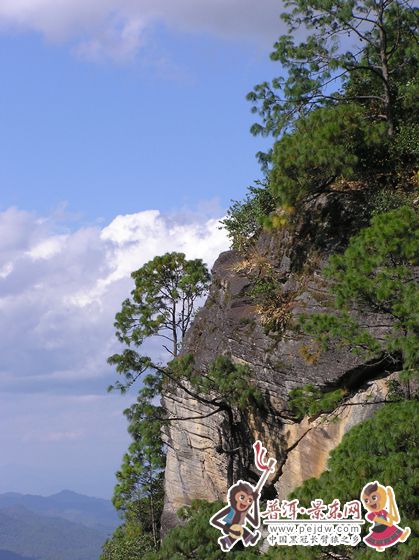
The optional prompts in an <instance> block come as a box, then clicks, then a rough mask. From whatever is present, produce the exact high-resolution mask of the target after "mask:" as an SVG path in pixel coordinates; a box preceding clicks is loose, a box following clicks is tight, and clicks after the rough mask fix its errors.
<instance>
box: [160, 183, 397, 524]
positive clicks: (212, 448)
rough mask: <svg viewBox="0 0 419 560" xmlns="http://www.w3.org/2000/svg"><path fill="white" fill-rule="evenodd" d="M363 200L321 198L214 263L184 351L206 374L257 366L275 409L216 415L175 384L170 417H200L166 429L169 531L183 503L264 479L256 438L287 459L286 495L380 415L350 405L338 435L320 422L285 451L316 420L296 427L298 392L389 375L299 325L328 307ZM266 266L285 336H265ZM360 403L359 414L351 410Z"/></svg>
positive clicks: (359, 386)
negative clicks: (327, 270) (333, 274)
mask: <svg viewBox="0 0 419 560" xmlns="http://www.w3.org/2000/svg"><path fill="white" fill-rule="evenodd" d="M363 196H364V195H363V194H362V193H359V192H349V193H342V192H330V193H328V194H322V195H320V196H318V197H316V198H314V199H313V200H312V201H311V202H310V203H308V204H307V205H306V208H305V209H304V211H303V212H302V213H301V216H302V217H301V219H300V220H298V222H297V223H296V225H294V226H293V227H286V228H283V229H282V230H277V231H275V232H272V233H263V234H262V235H260V236H259V238H258V240H257V241H256V243H255V246H254V248H253V249H252V250H251V251H249V253H248V254H247V255H243V254H241V253H238V252H236V251H229V252H225V253H222V254H221V255H220V257H219V258H218V260H217V262H216V263H215V265H214V269H213V278H212V286H211V290H210V293H209V296H208V298H207V301H206V303H205V305H204V307H203V308H202V309H201V310H200V311H199V313H198V314H197V316H196V318H195V320H194V322H193V325H192V327H191V329H190V331H189V333H188V334H187V337H186V341H185V343H184V352H187V353H192V354H193V355H194V357H195V364H196V368H197V371H201V372H205V371H207V369H208V367H209V365H210V364H211V363H212V362H213V360H214V359H215V358H216V357H217V356H218V355H228V356H229V357H230V358H231V359H232V360H233V361H234V362H237V363H243V364H248V365H249V367H250V368H251V372H252V379H253V382H254V383H255V384H256V385H257V386H258V388H259V389H260V390H261V391H262V393H263V395H264V399H265V401H266V409H265V410H263V411H262V410H261V411H255V412H253V413H248V414H243V413H240V412H238V411H233V412H232V414H228V413H227V412H218V413H216V414H211V413H212V412H213V411H214V409H212V408H211V407H209V406H207V405H203V404H202V403H200V402H198V401H197V400H195V399H193V398H191V397H190V396H189V395H187V394H186V393H185V392H184V391H182V390H180V389H179V388H175V387H168V389H167V390H166V394H165V396H164V403H165V406H166V407H167V409H168V411H169V415H170V416H172V417H181V418H193V419H189V420H180V421H173V422H172V423H171V424H170V426H169V427H168V428H167V431H166V434H165V437H166V441H167V444H168V456H167V467H166V478H165V494H166V498H165V499H166V502H165V510H164V514H163V530H166V529H167V528H169V527H171V526H173V525H174V524H175V523H176V521H177V520H176V511H177V509H178V508H179V507H180V506H182V505H184V504H188V503H190V502H191V500H193V499H195V498H203V499H207V500H216V499H221V500H224V499H225V495H226V491H227V488H228V485H229V484H230V483H232V482H233V480H236V479H238V478H240V477H243V476H246V477H247V479H248V480H252V476H254V478H256V476H257V475H256V473H254V474H253V473H252V468H253V467H252V461H253V457H252V456H251V453H250V452H251V451H252V449H251V445H252V443H253V441H254V440H255V439H257V438H259V439H261V440H262V441H263V442H264V444H265V445H266V446H267V447H268V449H269V451H270V452H271V453H272V455H273V456H275V457H276V458H277V459H278V461H279V462H282V463H283V465H282V473H283V474H282V477H281V478H280V479H279V481H273V482H274V484H276V487H277V490H280V493H281V495H283V496H285V495H286V494H288V493H289V491H291V490H292V489H293V488H294V487H295V486H296V485H298V484H300V483H301V482H302V481H303V480H305V478H307V477H308V476H315V475H318V474H320V472H321V471H322V470H323V469H324V468H325V465H326V461H327V455H328V453H329V451H330V450H331V449H332V448H333V447H335V446H336V445H337V444H338V443H339V442H340V440H341V438H342V436H343V432H344V430H345V429H347V428H348V426H351V425H354V424H355V423H357V422H359V421H361V420H363V419H364V418H366V417H367V416H369V415H371V414H372V412H373V409H374V408H375V407H374V406H365V407H362V406H357V407H349V408H350V409H351V412H350V414H349V412H348V414H347V415H346V416H345V415H344V411H343V409H342V410H341V411H340V413H341V415H342V419H343V420H342V422H340V423H338V424H335V425H333V426H334V427H332V428H329V432H330V433H328V432H326V431H325V428H324V426H321V425H319V426H317V425H316V427H315V429H314V427H313V430H311V431H310V433H309V434H307V436H306V437H304V438H303V439H301V442H300V443H299V444H298V445H297V446H296V448H295V449H294V450H293V452H292V453H290V454H289V455H288V456H286V453H285V450H286V449H288V448H289V447H290V445H292V443H293V442H295V441H296V440H298V438H299V437H300V436H301V434H302V433H303V432H302V431H303V430H304V429H306V427H307V426H306V424H307V422H309V420H308V419H305V420H303V421H302V422H301V423H293V422H291V421H290V420H289V418H287V413H286V403H287V398H288V394H289V391H290V390H291V389H293V388H295V387H298V386H302V385H304V384H307V383H311V384H314V385H317V386H320V387H324V388H327V387H330V388H333V387H336V386H338V385H344V386H345V387H346V388H347V389H348V391H349V392H353V393H354V392H356V391H361V392H362V391H363V390H365V387H364V388H363V385H364V384H365V383H366V382H367V381H371V380H372V379H374V378H379V377H383V376H385V375H386V374H387V373H386V371H385V369H383V367H382V366H381V369H380V367H371V365H368V364H364V363H363V362H362V360H361V359H360V358H359V357H356V356H354V355H353V354H351V353H349V352H348V351H347V350H344V349H342V348H335V349H333V350H331V351H329V352H327V353H324V354H320V353H319V354H316V351H315V349H314V350H313V348H312V341H311V340H310V338H309V337H307V336H306V335H304V334H302V333H301V332H300V331H299V329H298V328H297V326H296V325H297V319H298V315H299V314H301V313H311V312H318V311H325V310H327V308H328V307H327V306H328V301H329V300H328V291H327V284H326V282H325V280H324V278H323V277H322V275H321V269H322V267H323V266H324V264H325V262H326V261H327V258H328V256H329V255H330V254H331V253H332V252H335V251H339V250H342V249H343V248H344V247H345V246H346V243H347V240H348V238H349V237H350V236H351V235H352V233H353V231H354V223H355V219H354V218H355V217H356V220H357V222H358V225H359V215H360V209H362V207H363V204H364V201H363V198H362V197H363ZM263 267H269V270H270V271H271V272H272V274H274V276H275V279H276V282H277V285H278V286H279V291H280V298H279V300H278V298H277V299H276V300H275V302H278V301H280V302H281V303H280V304H277V306H276V307H275V308H274V310H273V312H274V313H275V315H276V313H277V312H282V311H283V314H284V317H285V320H284V323H283V328H282V330H281V331H280V332H268V333H267V332H266V331H267V329H266V317H264V312H263V310H262V311H261V308H260V306H258V305H257V301H255V298H254V297H251V294H250V290H251V288H252V286H253V285H254V283H255V279H256V280H257V277H258V274H260V272H261V270H262V269H263ZM269 312H272V310H270V311H269V310H268V313H269ZM354 313H355V314H357V313H358V314H359V311H357V310H354ZM265 314H266V310H265ZM267 319H268V320H269V317H268V318H267ZM362 319H363V321H365V322H366V323H367V324H368V325H370V328H371V330H372V331H374V332H377V331H380V332H382V331H385V330H386V327H382V326H381V325H383V324H388V319H387V318H383V317H377V316H375V315H373V314H368V313H365V312H364V314H363V315H362ZM386 321H387V323H386ZM375 325H380V326H377V327H375ZM310 352H312V354H310ZM313 354H314V355H313ZM308 355H309V357H308ZM310 356H311V357H310ZM380 387H381V386H380ZM380 390H383V388H382V387H381V389H380ZM355 408H356V409H357V411H356V412H355V410H353V411H352V409H355ZM288 416H289V415H288ZM196 417H198V418H196ZM308 457H310V461H308V460H307V458H308ZM309 463H311V464H312V467H310V466H309V465H308V464H309ZM272 490H273V488H272Z"/></svg>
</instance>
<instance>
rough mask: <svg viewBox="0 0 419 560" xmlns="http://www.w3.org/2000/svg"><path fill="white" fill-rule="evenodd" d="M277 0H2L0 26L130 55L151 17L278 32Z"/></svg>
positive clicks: (93, 55)
mask: <svg viewBox="0 0 419 560" xmlns="http://www.w3.org/2000/svg"><path fill="white" fill-rule="evenodd" d="M281 8H282V2H281V1H280V0H257V1H256V0H200V1H198V0H1V2H0V26H2V27H4V28H6V29H18V30H31V31H36V32H38V33H41V34H42V35H43V36H44V37H46V38H47V39H49V40H53V41H75V42H76V46H75V51H76V52H77V53H78V54H79V55H81V56H84V57H87V58H89V59H93V60H100V59H103V58H111V59H113V60H116V61H121V60H127V59H128V60H129V59H130V58H132V57H133V56H135V54H136V53H137V51H138V50H139V49H140V48H141V46H143V45H144V41H145V37H146V32H147V30H148V29H150V28H152V27H153V26H154V24H156V23H163V24H165V25H166V26H168V27H169V28H171V29H176V30H181V31H186V32H189V33H195V32H208V33H212V34H217V35H219V36H223V37H226V38H240V39H243V38H245V39H250V40H252V39H253V40H254V39H257V40H260V39H262V40H263V41H264V43H266V41H268V44H271V42H272V39H274V38H275V36H276V34H277V33H278V32H279V26H280V23H279V17H278V16H279V14H280V12H281Z"/></svg>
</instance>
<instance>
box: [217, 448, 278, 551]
mask: <svg viewBox="0 0 419 560" xmlns="http://www.w3.org/2000/svg"><path fill="white" fill-rule="evenodd" d="M253 449H254V452H255V463H256V466H257V468H258V469H259V470H260V471H262V476H261V477H260V479H259V482H258V483H257V485H256V487H253V486H252V485H251V484H249V483H248V482H245V481H243V480H239V481H238V482H236V484H233V486H231V487H230V488H229V490H228V496H227V498H228V505H227V506H226V507H224V508H223V509H221V510H220V511H218V512H217V513H216V514H215V515H213V516H212V517H211V519H210V524H211V525H212V526H213V527H215V528H216V529H220V530H221V531H222V532H223V534H224V536H221V537H220V538H219V539H218V544H219V545H220V548H221V550H223V551H224V552H227V551H229V550H230V549H231V548H233V546H234V545H235V544H236V543H237V542H239V540H241V541H242V542H243V544H244V546H255V545H256V544H257V543H258V541H259V539H260V537H261V533H260V531H258V529H259V527H260V515H259V500H260V492H261V490H262V487H263V485H264V484H265V482H266V480H267V478H268V476H269V474H270V473H273V472H274V471H275V465H276V460H275V459H270V460H269V461H268V463H266V462H265V460H264V456H265V454H266V449H265V448H264V447H263V446H262V443H261V442H260V441H257V442H256V443H255V444H254V445H253ZM248 523H249V524H250V525H251V527H252V528H253V529H256V530H255V531H253V530H252V529H250V528H249V526H248Z"/></svg>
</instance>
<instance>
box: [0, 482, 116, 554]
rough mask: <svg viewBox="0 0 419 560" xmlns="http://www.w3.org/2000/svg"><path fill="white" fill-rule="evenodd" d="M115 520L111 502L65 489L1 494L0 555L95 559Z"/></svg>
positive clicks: (114, 525)
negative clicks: (49, 493)
mask: <svg viewBox="0 0 419 560" xmlns="http://www.w3.org/2000/svg"><path fill="white" fill-rule="evenodd" d="M118 524H119V519H118V516H117V515H116V512H115V510H114V509H113V506H112V504H111V502H110V501H107V500H103V499H100V498H90V497H88V496H83V495H81V494H77V493H75V492H71V491H69V490H64V491H62V492H59V493H58V494H54V495H53V496H48V497H43V496H35V495H23V494H18V493H14V492H9V493H6V494H0V560H98V558H99V556H100V552H101V548H102V545H103V543H104V542H105V540H106V538H107V537H108V536H109V535H110V534H111V533H112V532H113V530H114V529H115V527H116V526H117V525H118Z"/></svg>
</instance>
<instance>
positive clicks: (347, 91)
mask: <svg viewBox="0 0 419 560" xmlns="http://www.w3.org/2000/svg"><path fill="white" fill-rule="evenodd" d="M285 6H286V8H288V11H287V12H285V13H283V14H282V15H281V18H282V19H283V20H284V22H285V23H286V25H287V28H288V33H287V34H286V35H282V36H281V37H280V38H279V39H278V41H277V42H276V43H275V45H274V51H273V52H272V54H271V59H272V60H274V61H278V62H280V64H281V66H282V68H283V69H285V71H286V73H285V76H284V75H281V76H280V77H278V78H275V79H274V80H273V81H272V84H268V83H267V82H264V83H262V84H259V85H258V86H256V87H255V88H254V90H253V92H251V93H250V94H249V95H248V99H249V100H250V101H252V102H253V104H254V106H253V112H255V113H258V115H259V116H260V117H261V120H262V123H258V124H255V125H254V126H253V127H252V132H253V133H254V134H263V135H273V136H274V137H277V136H279V135H280V134H281V133H282V132H283V131H284V130H286V129H287V128H290V127H292V125H293V123H294V121H295V120H296V119H299V118H300V117H301V116H302V115H304V114H306V113H307V112H309V111H311V110H313V109H315V108H318V107H324V106H327V105H330V104H332V103H333V104H336V103H341V102H347V101H348V100H351V101H352V100H355V101H356V102H358V103H362V104H365V105H367V106H368V108H369V112H370V113H371V114H374V115H376V116H377V118H380V117H379V115H380V114H381V115H382V116H381V118H383V119H385V120H386V122H387V125H388V126H390V125H391V123H390V122H389V121H390V120H391V119H392V116H393V115H390V113H392V112H394V110H395V107H394V106H393V105H394V99H395V98H396V97H397V86H398V85H399V84H403V83H406V82H407V81H408V80H410V79H411V77H412V72H413V74H414V68H415V62H416V63H417V45H416V41H415V29H416V26H417V21H416V18H415V13H414V10H413V9H412V7H411V6H410V5H409V4H408V3H407V2H406V3H405V2H402V1H394V2H388V1H387V0H378V1H376V0H333V1H330V0H287V1H286V2H285ZM297 29H298V30H299V33H298V34H296V33H295V32H296V30H297ZM348 35H349V36H350V37H351V38H352V44H353V43H354V41H356V42H358V44H357V45H356V47H353V48H352V50H347V47H346V44H345V42H346V43H347V37H348ZM295 36H299V37H301V36H304V37H305V39H304V40H303V41H302V42H299V43H297V42H296V41H295ZM342 85H343V87H342ZM395 90H396V91H395ZM277 92H279V93H277Z"/></svg>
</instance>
